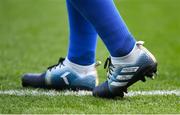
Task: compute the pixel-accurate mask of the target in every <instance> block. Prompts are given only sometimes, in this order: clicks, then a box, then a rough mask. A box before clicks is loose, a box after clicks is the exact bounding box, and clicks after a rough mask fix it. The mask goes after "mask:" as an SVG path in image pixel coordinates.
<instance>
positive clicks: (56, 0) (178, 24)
mask: <svg viewBox="0 0 180 115" xmlns="http://www.w3.org/2000/svg"><path fill="white" fill-rule="evenodd" d="M116 4H117V6H118V9H119V10H120V12H121V14H122V16H123V18H124V19H125V21H126V22H127V25H128V27H129V28H130V30H131V32H132V33H133V35H134V36H135V37H136V38H137V40H144V41H145V45H146V47H147V48H148V49H150V50H151V51H152V52H153V53H154V54H155V56H156V58H157V60H158V62H159V75H158V77H157V79H155V80H148V82H146V83H142V82H138V83H137V84H135V85H134V86H133V87H131V88H130V89H129V90H135V91H137V90H174V89H180V82H179V81H180V77H179V76H180V71H179V67H180V66H179V65H180V60H179V59H180V54H179V52H180V38H179V37H180V36H179V30H180V15H179V11H180V1H179V0H120V1H118V0H116ZM65 6H66V5H65V1H64V0H0V90H8V89H21V87H22V86H21V81H20V77H21V75H22V74H23V73H26V72H42V71H44V70H45V69H46V67H48V66H49V65H52V64H54V63H56V60H58V58H59V57H60V56H63V57H64V56H66V54H67V52H66V50H67V46H68V21H67V11H66V7H65ZM106 56H108V52H107V51H106V48H105V46H104V45H103V43H102V42H101V40H99V41H98V48H97V60H101V61H103V62H104V61H105V58H104V57H106ZM105 72H106V71H105V70H104V69H103V66H100V67H99V68H98V73H99V77H100V82H103V81H104V80H105V79H106V76H105V75H106V73H105ZM179 108H180V97H178V96H175V95H169V96H135V97H125V98H124V99H115V100H107V99H100V98H95V97H92V96H83V97H78V96H55V97H48V96H21V97H20V96H8V95H0V113H180V109H179Z"/></svg>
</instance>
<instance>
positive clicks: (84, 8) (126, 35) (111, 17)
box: [70, 0, 135, 57]
mask: <svg viewBox="0 0 180 115" xmlns="http://www.w3.org/2000/svg"><path fill="white" fill-rule="evenodd" d="M70 2H71V4H72V5H73V6H74V7H75V8H76V9H77V10H78V11H79V12H80V13H81V15H83V16H84V17H85V18H86V19H87V20H89V21H90V22H91V23H92V25H93V26H94V27H95V29H96V31H97V33H98V34H99V36H100V37H101V39H102V40H103V42H104V43H105V45H106V47H107V49H108V50H109V52H110V54H111V56H113V57H121V56H124V55H127V54H128V53H129V52H131V50H132V49H133V47H134V45H135V39H134V38H133V36H132V35H131V33H130V32H129V30H128V28H127V26H126V24H125V23H124V21H123V19H122V18H121V16H120V14H119V12H118V10H117V9H116V6H115V4H114V2H113V0H70Z"/></svg>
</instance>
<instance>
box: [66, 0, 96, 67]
mask: <svg viewBox="0 0 180 115" xmlns="http://www.w3.org/2000/svg"><path fill="white" fill-rule="evenodd" d="M67 9H68V16H69V26H70V37H69V51H68V56H67V57H68V59H69V60H70V61H71V62H73V63H76V64H79V65H91V64H93V63H94V62H95V50H96V42H97V32H96V30H95V29H94V27H93V26H92V25H91V23H90V22H88V21H87V20H86V19H85V18H84V17H83V16H81V14H80V13H79V12H78V11H77V10H76V9H74V7H73V6H72V5H71V3H70V2H69V0H67Z"/></svg>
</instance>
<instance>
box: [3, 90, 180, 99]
mask: <svg viewBox="0 0 180 115" xmlns="http://www.w3.org/2000/svg"><path fill="white" fill-rule="evenodd" d="M0 95H14V96H87V95H92V92H91V91H68V90H67V91H55V90H47V91H42V90H37V89H35V90H29V89H25V90H18V89H15V90H0ZM142 95H143V96H154V95H160V96H163V95H176V96H180V90H152V91H130V92H129V93H127V94H125V96H128V97H132V96H142Z"/></svg>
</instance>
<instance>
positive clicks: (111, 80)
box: [70, 0, 157, 97]
mask: <svg viewBox="0 0 180 115" xmlns="http://www.w3.org/2000/svg"><path fill="white" fill-rule="evenodd" d="M70 1H71V3H72V5H73V6H74V7H75V8H76V9H77V10H78V11H79V12H80V13H81V14H82V15H83V16H84V17H85V18H86V19H88V20H89V21H90V22H91V23H92V24H93V26H94V27H95V29H96V31H97V32H98V34H99V36H100V37H101V38H102V40H103V42H104V43H105V45H106V47H107V49H108V50H109V52H110V54H111V56H110V58H108V60H107V63H106V65H105V66H108V70H109V71H108V80H107V81H106V82H104V83H103V84H101V85H100V86H98V87H96V88H95V89H94V91H93V94H94V95H95V96H100V97H115V96H123V92H126V90H127V87H129V86H130V85H132V84H133V83H134V82H136V81H138V80H143V81H144V76H149V77H152V76H153V73H155V72H156V69H157V62H156V60H155V58H154V56H153V55H152V54H151V53H150V52H149V51H147V50H146V49H145V48H144V47H143V46H142V42H138V43H136V41H135V39H134V38H133V36H132V35H131V33H130V32H129V30H128V28H127V26H126V24H125V23H124V21H123V19H122V18H121V16H120V14H119V12H118V10H117V9H116V7H115V4H114V2H113V0H70Z"/></svg>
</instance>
